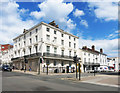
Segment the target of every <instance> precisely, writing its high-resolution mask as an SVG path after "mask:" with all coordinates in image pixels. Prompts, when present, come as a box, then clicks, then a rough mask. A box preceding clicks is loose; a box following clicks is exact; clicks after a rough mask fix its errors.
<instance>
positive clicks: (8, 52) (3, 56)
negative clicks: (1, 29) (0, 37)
mask: <svg viewBox="0 0 120 93" xmlns="http://www.w3.org/2000/svg"><path fill="white" fill-rule="evenodd" d="M11 58H13V46H12V45H10V44H4V45H2V44H1V45H0V60H1V64H11V63H12V61H11Z"/></svg>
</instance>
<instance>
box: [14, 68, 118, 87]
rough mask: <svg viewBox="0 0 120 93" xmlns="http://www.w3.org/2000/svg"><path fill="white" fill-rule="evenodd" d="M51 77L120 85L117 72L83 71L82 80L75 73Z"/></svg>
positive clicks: (57, 74)
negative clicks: (94, 72)
mask: <svg viewBox="0 0 120 93" xmlns="http://www.w3.org/2000/svg"><path fill="white" fill-rule="evenodd" d="M14 72H19V73H26V74H32V75H35V76H39V75H38V73H37V72H32V71H26V72H24V71H20V70H14ZM41 75H42V76H46V77H47V75H46V73H40V76H41ZM48 76H49V78H58V79H61V80H69V81H74V82H84V83H91V84H97V85H104V86H112V87H120V81H119V80H120V76H119V75H118V74H117V73H107V72H106V73H97V74H96V75H95V76H94V74H93V73H81V80H80V81H79V80H78V79H76V78H75V73H49V75H48Z"/></svg>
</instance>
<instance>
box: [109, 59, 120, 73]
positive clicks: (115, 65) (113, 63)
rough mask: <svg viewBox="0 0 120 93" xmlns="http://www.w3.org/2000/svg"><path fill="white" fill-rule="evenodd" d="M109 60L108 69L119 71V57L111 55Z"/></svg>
mask: <svg viewBox="0 0 120 93" xmlns="http://www.w3.org/2000/svg"><path fill="white" fill-rule="evenodd" d="M107 60H108V69H109V70H111V71H115V72H119V70H120V62H119V61H118V60H119V57H110V58H108V59H107Z"/></svg>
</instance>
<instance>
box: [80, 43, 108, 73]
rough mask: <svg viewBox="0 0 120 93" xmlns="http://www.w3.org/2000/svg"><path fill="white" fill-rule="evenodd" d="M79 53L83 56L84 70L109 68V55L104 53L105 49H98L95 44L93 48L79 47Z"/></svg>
mask: <svg viewBox="0 0 120 93" xmlns="http://www.w3.org/2000/svg"><path fill="white" fill-rule="evenodd" d="M79 55H80V56H81V63H82V67H81V69H82V72H89V71H94V70H96V71H102V70H106V69H107V55H106V54H104V53H103V49H100V51H97V50H95V46H94V45H93V46H92V47H91V49H90V48H87V46H83V47H82V49H79Z"/></svg>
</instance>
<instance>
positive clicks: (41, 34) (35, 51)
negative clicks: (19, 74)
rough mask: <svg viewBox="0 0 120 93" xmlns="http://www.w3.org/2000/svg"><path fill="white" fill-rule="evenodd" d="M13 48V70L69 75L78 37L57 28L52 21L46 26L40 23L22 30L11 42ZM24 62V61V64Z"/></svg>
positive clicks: (75, 53) (72, 68) (73, 66)
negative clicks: (67, 73)
mask: <svg viewBox="0 0 120 93" xmlns="http://www.w3.org/2000/svg"><path fill="white" fill-rule="evenodd" d="M13 41H14V48H13V51H14V52H13V54H14V58H12V61H13V64H14V66H15V67H16V68H18V69H22V68H24V66H25V65H26V69H27V70H29V68H31V70H32V71H37V70H38V65H39V62H40V59H42V62H41V63H40V71H41V72H46V67H47V65H48V67H49V72H54V71H55V70H57V71H58V72H72V71H73V70H74V69H75V65H74V63H73V56H75V55H78V51H77V50H78V37H77V36H75V35H72V34H70V33H68V32H65V31H64V30H62V29H60V28H59V26H58V25H56V23H55V21H52V22H51V23H49V24H47V23H44V22H41V23H40V24H37V25H35V26H33V27H32V28H30V29H29V30H26V29H24V31H23V34H21V35H19V36H17V37H16V38H14V39H13ZM24 59H27V60H28V62H27V63H26V64H25V62H24Z"/></svg>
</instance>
